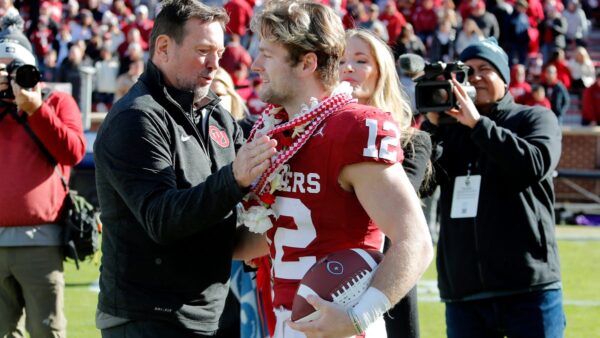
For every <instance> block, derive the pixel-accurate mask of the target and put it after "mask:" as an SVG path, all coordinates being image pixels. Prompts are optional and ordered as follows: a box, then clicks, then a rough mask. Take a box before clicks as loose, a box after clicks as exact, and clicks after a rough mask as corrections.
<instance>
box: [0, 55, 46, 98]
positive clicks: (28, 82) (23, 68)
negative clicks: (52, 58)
mask: <svg viewBox="0 0 600 338" xmlns="http://www.w3.org/2000/svg"><path fill="white" fill-rule="evenodd" d="M6 71H7V72H8V83H9V86H8V89H7V90H4V91H1V92H0V99H14V98H15V94H14V93H13V91H12V87H11V86H10V81H11V80H12V74H13V73H15V71H16V73H15V82H16V83H17V84H18V85H19V86H21V87H23V88H33V87H35V85H36V84H38V82H40V80H41V79H42V73H40V71H39V70H38V69H37V67H36V66H33V65H29V64H24V63H23V62H22V61H20V60H17V59H15V60H13V61H12V62H11V63H9V64H8V65H7V66H6Z"/></svg>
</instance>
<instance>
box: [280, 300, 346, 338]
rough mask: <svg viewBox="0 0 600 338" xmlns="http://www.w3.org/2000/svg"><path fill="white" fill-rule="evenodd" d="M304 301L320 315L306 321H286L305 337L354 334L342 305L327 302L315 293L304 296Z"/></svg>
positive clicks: (337, 337)
mask: <svg viewBox="0 0 600 338" xmlns="http://www.w3.org/2000/svg"><path fill="white" fill-rule="evenodd" d="M306 301H307V302H308V303H309V304H310V305H312V306H313V307H314V308H315V309H317V310H318V311H320V312H321V316H320V317H319V318H317V319H315V320H313V321H310V322H306V323H294V322H292V321H289V322H288V325H289V326H290V327H291V328H292V329H294V330H297V331H301V332H303V333H304V334H305V335H306V337H307V338H345V337H353V336H354V335H356V331H355V330H354V326H353V325H352V322H351V321H350V317H349V316H348V312H347V311H346V309H344V307H343V306H341V305H338V304H335V303H332V302H328V301H326V300H324V299H321V298H319V297H317V296H315V295H309V296H307V297H306Z"/></svg>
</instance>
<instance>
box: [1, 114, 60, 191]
mask: <svg viewBox="0 0 600 338" xmlns="http://www.w3.org/2000/svg"><path fill="white" fill-rule="evenodd" d="M7 110H8V113H9V114H10V115H12V117H13V118H14V119H15V120H16V121H17V122H19V124H21V125H22V126H23V128H24V129H25V131H26V132H27V134H29V136H30V137H31V139H32V140H33V142H35V144H36V145H37V146H38V148H40V151H41V152H42V154H44V157H46V159H47V160H48V162H50V165H52V167H54V171H56V173H57V174H58V176H59V177H60V181H61V182H62V184H63V187H64V188H65V190H66V191H69V184H68V183H67V179H66V178H65V177H64V176H63V174H62V172H61V171H60V169H59V168H58V165H57V164H58V162H57V161H56V159H54V156H52V154H50V151H49V150H48V148H46V146H45V145H44V143H42V140H40V138H39V137H38V136H37V135H36V134H35V132H34V131H33V129H31V126H30V125H29V122H27V115H26V114H24V115H22V116H19V114H17V107H16V106H11V107H9V108H7Z"/></svg>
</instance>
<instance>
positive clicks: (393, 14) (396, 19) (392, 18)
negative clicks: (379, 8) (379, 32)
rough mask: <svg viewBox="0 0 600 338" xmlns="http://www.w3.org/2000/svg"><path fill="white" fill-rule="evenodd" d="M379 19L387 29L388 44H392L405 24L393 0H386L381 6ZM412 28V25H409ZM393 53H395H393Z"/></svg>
mask: <svg viewBox="0 0 600 338" xmlns="http://www.w3.org/2000/svg"><path fill="white" fill-rule="evenodd" d="M379 20H381V22H383V23H384V24H385V26H386V27H387V31H388V44H389V45H390V46H394V45H395V43H396V40H397V39H398V38H399V36H400V34H401V33H402V31H403V28H404V27H405V26H406V24H407V23H406V19H405V18H404V15H402V13H400V12H399V11H398V7H397V6H396V2H395V1H392V0H390V1H388V2H386V3H385V6H384V7H383V13H381V15H380V16H379ZM411 30H412V27H411ZM394 55H396V54H395V53H394Z"/></svg>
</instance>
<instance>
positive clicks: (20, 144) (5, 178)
mask: <svg viewBox="0 0 600 338" xmlns="http://www.w3.org/2000/svg"><path fill="white" fill-rule="evenodd" d="M20 113H21V112H20ZM28 121H29V125H30V126H31V129H32V130H33V131H34V133H35V134H36V135H37V136H38V137H39V138H40V140H41V141H42V143H43V144H44V145H45V146H46V148H47V149H48V150H49V151H50V153H51V154H52V156H54V158H55V159H56V161H58V163H59V165H58V166H59V168H60V170H61V172H62V173H63V175H64V176H65V178H67V179H68V178H69V175H70V171H71V167H72V166H74V165H75V164H77V163H78V162H79V161H81V159H82V158H83V155H84V154H85V139H84V136H83V127H82V123H81V113H80V111H79V108H78V107H77V103H75V100H74V99H73V97H72V96H70V95H68V94H65V93H62V92H59V91H55V92H53V93H52V94H51V95H50V96H49V97H48V99H46V101H45V102H44V103H43V104H42V106H41V108H40V109H39V110H38V111H37V112H35V113H34V114H33V115H32V116H30V117H29V118H28ZM0 130H1V131H2V132H0V149H2V151H0V163H1V164H2V165H0V175H1V176H2V179H0V226H4V227H7V226H26V225H37V224H48V223H55V222H56V220H57V219H58V218H59V216H60V211H61V208H62V205H63V201H64V199H65V196H66V192H65V190H64V188H63V185H62V183H61V181H60V178H59V176H58V175H57V174H56V173H55V172H54V168H53V167H52V166H51V165H50V163H49V162H48V160H47V159H46V158H45V157H44V155H43V154H42V152H41V151H40V149H39V148H38V146H37V145H36V144H35V143H34V141H33V140H32V139H31V137H30V136H29V135H28V134H27V132H26V131H25V129H24V128H23V126H22V125H21V124H19V123H18V122H17V121H15V119H14V118H13V117H12V116H10V115H7V116H5V117H4V118H3V119H2V120H0Z"/></svg>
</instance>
